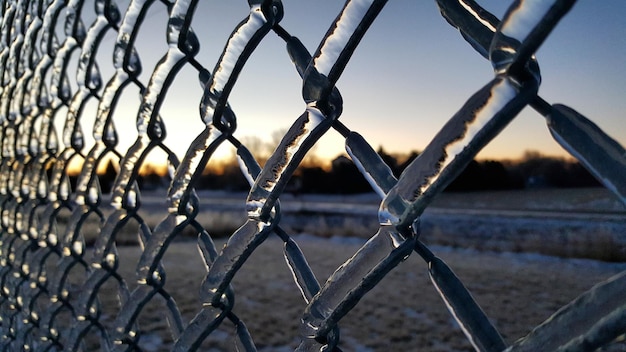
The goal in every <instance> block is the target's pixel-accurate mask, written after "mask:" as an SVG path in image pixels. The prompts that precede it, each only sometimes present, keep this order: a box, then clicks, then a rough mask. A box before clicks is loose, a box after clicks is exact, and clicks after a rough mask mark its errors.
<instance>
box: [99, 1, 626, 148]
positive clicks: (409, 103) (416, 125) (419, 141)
mask: <svg viewBox="0 0 626 352" xmlns="http://www.w3.org/2000/svg"><path fill="white" fill-rule="evenodd" d="M478 2H479V3H480V4H482V5H483V6H484V7H486V8H487V9H489V10H490V11H492V12H493V13H494V14H495V15H497V16H498V17H502V14H503V13H504V11H505V10H506V4H508V3H509V2H508V1H501V0H488V1H478ZM283 3H284V9H285V16H284V19H283V20H282V21H281V25H282V26H283V27H284V28H285V29H286V30H287V31H289V32H290V33H291V34H292V35H294V36H297V37H299V38H300V39H301V40H302V42H303V43H304V44H305V45H306V46H307V47H308V49H309V50H310V51H311V52H314V51H315V49H316V48H317V46H318V44H319V42H320V40H321V39H322V38H323V35H324V34H325V33H326V31H327V29H328V27H329V26H330V25H331V23H332V21H333V19H334V18H335V17H336V15H337V14H338V13H339V11H340V10H341V8H342V7H343V2H342V1H336V0H335V1H333V0H318V1H295V0H285V1H283ZM156 8H159V9H157V10H153V11H151V13H150V14H149V16H148V19H147V20H146V22H145V23H144V25H143V27H142V32H141V37H140V38H141V39H140V42H139V43H138V44H137V47H138V51H139V55H140V58H141V59H142V62H143V66H144V71H145V72H144V74H143V76H142V81H143V82H147V81H148V79H149V75H150V73H151V71H152V69H153V67H154V65H155V63H156V62H157V61H158V59H159V58H160V57H161V56H162V55H163V54H164V53H165V51H166V50H167V46H166V42H165V25H166V22H167V20H166V11H164V8H163V7H162V6H160V5H159V6H158V7H157V6H155V9H156ZM247 12H248V6H247V3H246V1H220V2H216V1H200V4H199V5H198V8H197V10H196V14H195V16H194V20H193V23H192V26H193V28H194V30H195V31H196V33H197V34H198V37H199V38H200V40H201V51H200V53H199V55H198V56H197V57H196V59H197V60H198V61H199V62H200V63H201V64H203V65H204V66H205V67H208V68H213V66H214V65H215V63H216V61H217V59H218V58H219V55H220V53H221V50H222V48H223V46H224V44H225V42H226V40H227V39H228V36H229V34H230V32H231V31H232V29H234V28H235V26H236V25H237V23H238V22H239V21H241V20H242V19H243V18H244V17H246V16H247ZM623 14H626V1H622V0H603V1H592V0H581V1H578V3H577V4H576V5H575V6H574V8H573V9H572V11H571V12H570V13H569V14H568V15H567V16H566V17H565V18H564V19H563V20H562V21H561V23H560V24H559V25H558V26H557V28H556V29H555V30H554V32H553V33H552V35H551V36H550V37H548V39H547V40H546V42H545V43H544V45H543V46H542V47H541V48H540V50H539V51H538V52H537V59H538V62H539V65H540V67H541V73H542V77H543V83H542V85H541V87H540V91H539V92H540V95H541V96H542V97H543V98H544V99H546V100H547V101H548V102H550V103H563V104H566V105H569V106H570V107H572V108H574V109H576V110H577V111H579V112H580V113H582V114H584V115H585V116H587V117H588V118H590V119H591V120H593V121H595V122H596V123H597V124H598V125H599V126H600V127H601V128H602V129H604V130H605V131H606V132H608V133H609V134H610V135H611V136H612V137H613V138H615V139H616V140H618V141H619V142H620V143H621V144H622V145H626V133H625V132H626V127H625V125H624V123H623V120H624V115H625V112H626V99H624V93H626V64H625V63H626V40H625V39H624V35H626V27H625V26H626V24H625V23H626V22H625V21H624V20H623ZM112 40H113V38H111V41H112ZM103 61H106V59H103V60H100V61H99V63H102V62H103ZM103 72H104V69H103ZM105 77H107V76H106V75H105ZM492 77H493V71H492V68H491V65H490V63H489V62H488V61H486V60H484V59H483V58H482V57H481V56H480V55H478V54H477V53H476V52H475V51H474V50H473V49H472V48H471V47H470V46H469V44H467V43H466V42H465V41H464V40H463V39H462V38H461V36H460V35H459V34H458V32H457V31H456V30H455V29H454V28H452V27H451V26H450V25H448V23H447V22H446V21H445V20H444V19H443V18H442V17H441V16H440V15H439V12H438V9H437V7H436V5H435V2H434V1H414V0H391V1H389V2H388V4H387V5H386V6H385V8H384V9H383V11H382V13H381V14H380V15H379V17H378V18H377V20H376V21H375V23H374V24H373V25H372V27H371V28H370V30H369V31H368V33H367V34H366V36H365V37H364V39H363V41H362V42H361V44H360V45H359V47H358V49H357V50H356V52H355V54H354V56H353V57H352V59H351V60H350V62H349V64H348V66H347V67H346V70H345V71H344V74H343V75H342V77H341V78H340V80H339V81H338V83H337V87H338V88H339V90H340V91H341V94H342V96H343V99H344V109H343V115H342V116H341V118H340V119H341V121H342V122H343V123H344V124H346V125H347V126H348V127H349V128H350V129H352V130H355V131H358V132H359V133H361V134H362V135H363V136H364V137H365V138H366V139H367V140H368V141H369V142H370V144H371V145H372V146H373V147H374V148H378V146H380V145H382V146H383V147H384V148H385V149H386V150H387V151H389V152H400V153H402V152H404V153H407V152H409V151H411V150H421V149H423V148H424V147H425V146H426V145H427V143H428V142H429V140H430V139H431V138H432V137H433V136H434V135H435V134H436V133H437V131H438V130H439V129H440V128H441V126H443V124H444V123H445V121H446V120H447V119H448V118H449V117H450V116H452V115H453V114H454V113H455V112H456V111H457V110H458V109H459V108H460V107H461V106H462V104H463V103H464V102H465V101H466V100H467V99H468V98H469V97H470V96H471V95H472V94H473V93H474V92H476V91H477V90H478V89H479V88H480V87H482V86H483V85H484V84H486V83H487V82H488V81H489V80H490V79H491V78H492ZM300 89H301V80H300V78H299V77H298V75H297V73H296V71H295V69H294V68H293V65H292V64H291V62H290V60H289V57H288V55H287V52H286V50H285V46H284V42H283V41H282V40H280V39H279V38H278V36H276V35H275V34H273V33H270V34H269V35H268V36H267V37H266V38H265V39H264V40H263V41H262V42H261V44H260V45H259V47H258V49H257V50H256V51H255V52H254V54H253V55H252V57H251V58H250V60H249V62H248V63H247V65H246V68H245V69H244V70H243V72H242V74H241V76H240V77H239V80H238V83H237V85H236V86H235V88H234V90H233V92H232V94H231V98H230V99H229V101H230V104H231V106H232V108H233V110H234V111H235V113H236V115H237V119H238V129H237V131H236V133H235V135H236V136H237V137H239V138H242V137H244V136H249V135H254V136H259V137H261V138H265V137H267V139H269V138H270V137H269V136H270V134H271V133H272V132H273V131H275V130H279V129H287V128H288V127H289V126H290V125H291V123H292V122H293V121H294V120H295V119H296V118H297V117H298V116H299V115H300V114H301V113H302V112H303V111H304V107H305V104H304V102H303V101H302V97H301V93H300ZM131 96H132V99H126V100H124V102H123V103H122V104H121V105H120V106H121V107H120V108H119V109H120V111H119V112H118V113H117V117H116V122H118V121H121V122H118V123H117V126H118V129H119V130H120V136H121V137H122V141H121V146H120V149H121V150H125V148H127V146H128V145H130V143H132V141H133V140H134V139H135V137H136V129H135V127H134V120H133V119H132V118H131V117H132V116H135V115H136V106H137V105H138V101H137V99H136V95H132V94H131ZM201 97H202V87H201V86H200V84H199V83H198V80H197V74H196V71H195V70H194V69H191V68H190V67H186V68H184V69H183V71H182V72H181V73H180V74H179V75H178V76H177V78H176V81H175V82H174V84H173V85H172V87H171V88H170V91H169V93H168V95H167V99H166V101H165V104H164V105H163V107H162V109H161V115H162V116H163V118H164V120H165V123H166V127H167V129H168V138H167V140H166V144H168V145H169V146H170V147H172V148H173V149H174V151H175V152H176V153H177V154H179V155H180V156H182V155H184V152H185V150H186V147H187V146H188V145H189V143H190V142H191V140H193V138H194V137H195V136H196V135H197V134H198V133H199V132H200V131H201V129H202V128H203V126H204V125H203V123H202V122H201V119H200V116H199V113H198V105H199V102H200V98H201ZM120 114H123V115H125V116H129V118H124V121H122V120H121V119H120V118H119V115H120ZM525 150H538V151H540V152H542V153H544V154H548V155H558V156H564V155H566V153H565V152H564V151H563V150H562V148H561V147H560V146H559V145H558V144H557V143H556V142H554V141H553V140H552V138H551V136H550V134H549V132H548V129H547V128H546V125H545V120H544V118H543V117H542V116H541V115H539V114H538V113H536V112H534V111H533V110H532V109H530V108H527V109H525V110H524V111H523V112H522V113H521V114H520V116H518V117H517V118H516V119H515V120H514V121H513V122H512V123H511V124H510V125H509V126H508V127H507V128H506V129H505V131H504V132H503V133H502V134H501V135H500V136H498V137H497V138H496V139H495V140H494V141H492V143H490V144H489V145H488V146H487V148H485V149H484V150H483V152H481V153H480V154H479V158H497V159H502V158H517V157H520V156H521V155H522V154H523V152H524V151H525ZM228 152H229V151H228V148H226V149H224V150H222V151H220V153H221V155H226V154H228ZM342 152H344V146H343V139H342V137H341V136H340V135H339V134H338V133H336V132H334V131H329V133H327V135H326V136H324V137H323V138H322V139H321V140H320V142H319V146H318V147H317V153H318V154H319V155H320V156H322V157H334V156H336V155H338V154H340V153H342Z"/></svg>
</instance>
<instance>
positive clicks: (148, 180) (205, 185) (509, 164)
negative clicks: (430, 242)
mask: <svg viewBox="0 0 626 352" xmlns="http://www.w3.org/2000/svg"><path fill="white" fill-rule="evenodd" d="M377 152H378V155H379V156H380V157H381V159H382V160H383V161H384V162H385V163H386V164H387V165H388V166H389V168H390V169H391V171H392V172H393V174H394V175H395V176H396V177H399V176H400V174H401V173H402V171H403V170H404V169H405V168H406V167H407V166H408V165H409V164H410V163H411V162H412V161H413V160H414V159H415V158H417V157H418V156H419V152H411V153H410V154H408V155H405V156H398V155H391V154H388V153H386V152H385V151H384V150H383V148H382V147H381V148H379V149H378V151H377ZM116 169H117V168H116V166H115V165H114V164H113V162H109V164H108V165H107V167H106V168H105V170H104V171H103V172H102V173H101V174H100V186H101V188H102V191H103V192H105V193H106V192H108V191H109V190H110V188H111V186H112V185H113V181H114V180H115V176H116V174H117V172H116ZM169 181H170V180H169V177H168V176H167V175H164V174H162V173H161V172H159V169H158V168H157V167H148V168H146V170H144V172H142V173H141V175H140V177H139V180H138V183H139V187H140V189H158V188H166V187H167V186H168V185H169ZM596 186H600V184H599V182H598V181H597V180H596V179H595V178H594V177H593V176H592V175H591V174H590V173H589V172H588V171H587V170H586V169H585V168H584V167H583V166H582V165H581V164H580V163H579V162H577V161H573V160H568V159H565V158H556V157H549V156H544V155H541V154H540V153H538V152H533V151H529V152H526V153H525V155H524V157H523V158H521V159H520V160H517V161H510V160H508V161H497V160H481V161H477V160H473V161H472V162H470V163H469V165H467V167H466V168H465V169H464V170H463V171H462V172H461V174H460V175H459V176H458V177H457V178H456V179H455V180H454V181H453V182H452V183H451V184H450V185H448V187H447V188H446V191H448V192H466V191H485V190H507V189H525V188H571V187H596ZM194 187H195V188H196V189H206V190H226V191H247V190H249V188H250V187H249V185H248V182H247V180H246V179H245V177H244V176H243V174H242V172H241V170H240V169H239V166H238V164H237V162H236V161H235V160H234V159H233V160H232V161H228V162H224V163H222V164H221V165H217V166H211V165H209V166H208V167H207V169H206V170H205V172H204V173H203V174H202V176H201V177H200V178H199V179H198V180H197V181H196V183H195V184H194ZM371 190H372V189H371V187H370V185H369V184H368V182H367V180H366V179H365V177H364V176H363V175H362V174H361V173H360V172H359V170H358V168H357V167H356V166H355V165H354V163H353V162H352V161H351V160H350V159H349V158H348V157H347V156H344V155H342V156H338V157H336V158H335V159H334V160H332V162H331V163H330V167H322V165H320V164H319V162H308V163H305V164H304V165H303V166H301V167H300V168H299V169H298V170H297V171H296V172H295V174H294V175H293V177H292V178H291V180H290V182H289V184H288V186H287V191H288V192H292V193H321V194H354V193H366V192H371Z"/></svg>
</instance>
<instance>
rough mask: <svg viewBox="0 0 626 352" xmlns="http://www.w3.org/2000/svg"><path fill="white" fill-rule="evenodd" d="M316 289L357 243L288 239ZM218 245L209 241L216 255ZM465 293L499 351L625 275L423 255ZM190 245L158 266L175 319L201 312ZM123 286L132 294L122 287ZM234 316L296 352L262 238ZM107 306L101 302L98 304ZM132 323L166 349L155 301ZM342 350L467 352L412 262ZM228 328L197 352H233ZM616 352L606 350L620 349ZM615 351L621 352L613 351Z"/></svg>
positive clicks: (271, 249)
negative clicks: (434, 259) (451, 274)
mask: <svg viewBox="0 0 626 352" xmlns="http://www.w3.org/2000/svg"><path fill="white" fill-rule="evenodd" d="M295 239H296V241H297V242H298V243H299V245H300V247H301V248H302V251H303V252H304V254H305V255H306V256H307V258H308V261H309V264H310V265H311V267H312V268H313V270H314V272H315V274H316V276H317V278H318V280H319V281H324V280H325V278H327V277H328V276H329V275H330V274H331V273H332V272H333V271H334V269H335V268H336V267H338V266H339V265H340V264H341V263H343V262H344V261H345V260H346V259H347V258H348V257H349V256H350V255H351V254H352V253H354V252H355V251H356V250H357V249H358V248H359V246H360V245H362V244H363V243H364V240H362V239H358V238H337V237H333V238H330V239H320V238H319V237H315V236H311V235H299V236H295ZM222 243H223V241H218V243H217V244H218V246H219V245H221V244H222ZM433 251H434V252H435V253H436V254H437V255H438V256H440V257H441V258H443V259H444V260H445V261H446V262H447V263H448V264H449V265H450V266H451V267H452V268H453V270H454V271H455V273H456V274H457V275H458V276H459V277H460V278H461V280H462V281H463V282H464V283H465V285H466V286H467V287H468V289H469V290H470V291H471V292H472V294H473V295H474V297H475V298H476V300H477V301H478V303H479V304H480V305H481V307H482V308H483V309H484V310H485V312H486V313H487V315H488V316H489V317H490V318H491V319H492V321H493V323H494V324H495V326H496V327H497V328H498V329H499V331H500V332H501V334H502V335H503V337H504V338H505V340H506V341H507V343H511V342H513V341H515V340H516V339H518V338H520V337H522V336H524V335H526V334H527V333H528V332H529V331H530V330H531V329H532V328H533V327H534V326H536V325H537V324H539V323H541V322H542V321H544V320H545V319H547V318H548V317H549V316H550V315H551V314H552V313H554V312H555V311H556V310H557V309H558V308H559V307H561V306H562V305H564V304H566V303H568V302H569V301H570V300H572V299H573V298H575V297H576V296H578V295H579V294H580V293H582V292H584V291H586V290H588V289H589V288H591V287H592V286H593V285H594V284H596V283H597V282H599V281H601V280H604V279H606V278H608V277H610V276H612V275H615V274H617V273H619V272H620V271H623V270H626V263H606V262H601V261H595V260H588V259H562V258H555V257H551V256H544V255H537V254H521V253H510V252H502V253H496V252H486V251H476V250H468V249H453V248H450V247H442V246H433ZM195 252H196V248H195V244H194V243H193V242H178V243H174V244H173V245H172V246H171V247H170V249H169V251H168V254H167V255H166V257H165V259H164V266H165V270H166V272H167V273H168V278H167V284H166V287H167V290H168V292H170V293H171V294H172V295H173V296H174V298H175V299H176V301H177V304H178V306H179V308H180V309H181V312H182V313H183V315H184V318H185V319H191V318H192V317H193V316H194V314H195V313H196V312H198V311H199V310H200V309H201V307H202V303H201V302H200V301H199V299H198V294H197V288H199V287H200V283H201V282H202V279H203V276H204V274H205V272H204V269H203V266H202V264H201V262H200V259H199V258H200V257H199V256H190V253H195ZM120 256H121V260H122V268H124V269H123V270H122V271H123V275H124V276H125V277H129V275H132V272H131V271H132V269H133V268H134V266H133V265H123V264H124V262H126V263H134V262H135V261H136V260H137V258H138V256H139V249H138V248H137V247H131V246H129V247H122V248H120ZM131 286H132V285H131ZM233 287H234V290H235V294H236V303H235V307H234V312H235V313H236V314H237V315H238V316H239V318H241V319H242V320H243V321H244V322H245V323H246V325H247V326H248V328H249V329H250V332H251V335H252V337H253V339H254V341H255V343H256V344H257V346H258V347H259V350H261V351H292V350H293V349H294V347H295V346H297V344H298V341H299V340H298V328H299V327H298V324H299V318H300V315H301V313H302V310H303V309H304V307H305V303H304V301H303V299H302V297H301V295H300V292H299V290H298V289H297V287H296V285H295V283H294V282H293V279H292V276H291V272H290V271H289V269H288V268H287V265H286V264H285V260H284V258H283V255H282V242H281V241H280V240H278V239H277V238H270V239H268V241H266V242H265V243H264V244H263V245H261V247H259V248H258V249H257V250H256V251H255V253H254V254H253V255H252V257H251V258H250V259H249V261H248V262H247V263H246V264H245V265H244V267H243V268H242V269H241V270H240V272H239V273H238V274H237V276H236V277H235V280H234V283H233ZM103 296H104V297H108V295H106V294H105V295H103ZM155 301H156V302H153V303H151V304H150V305H149V306H148V307H147V308H146V310H145V311H144V314H143V316H142V321H143V323H142V324H141V328H142V330H143V331H144V332H145V336H144V337H143V340H142V343H141V344H142V345H143V346H145V347H146V348H145V350H146V351H161V350H163V351H165V350H168V348H169V347H168V346H170V343H171V337H170V336H168V333H167V323H166V321H165V320H164V319H162V314H163V313H162V311H163V307H162V306H161V305H160V304H158V303H159V302H158V300H155ZM340 327H341V345H340V346H341V347H342V348H343V349H344V351H416V350H419V351H471V350H472V348H471V346H470V344H469V342H467V340H466V339H465V337H464V335H463V333H462V332H461V329H460V328H459V326H458V325H457V324H456V322H455V321H454V319H453V318H452V316H451V315H450V314H449V313H448V311H447V310H446V307H445V305H444V303H443V301H442V300H441V299H440V297H439V296H438V295H437V293H436V291H435V289H434V287H433V286H432V284H431V283H430V280H429V278H428V275H427V268H426V264H425V263H424V262H423V261H422V260H421V259H420V258H419V257H418V256H416V255H412V256H410V257H409V258H408V259H407V260H406V261H405V262H403V263H401V265H399V266H398V267H397V268H396V269H394V270H393V271H392V272H391V273H390V274H389V275H387V276H386V277H385V278H384V279H383V281H382V282H381V283H380V284H379V285H378V286H377V287H376V288H374V289H373V290H372V291H371V292H369V293H368V294H367V295H366V296H365V298H364V299H363V300H362V301H361V302H360V303H359V304H358V305H357V306H356V307H355V308H354V309H353V310H352V311H351V312H350V313H349V314H348V315H347V316H346V317H345V318H344V319H343V320H342V321H341V322H340ZM233 331H234V328H233V326H232V324H230V323H229V322H225V323H223V324H222V326H221V327H220V329H219V330H218V331H217V332H215V333H214V334H212V335H210V336H209V338H208V339H207V341H206V342H205V344H204V345H203V350H209V351H234V350H235V347H234V342H233V341H234V340H233ZM625 347H626V346H624V345H622V346H619V347H617V349H615V350H622V349H623V348H625ZM620 348H621V349H620Z"/></svg>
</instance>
